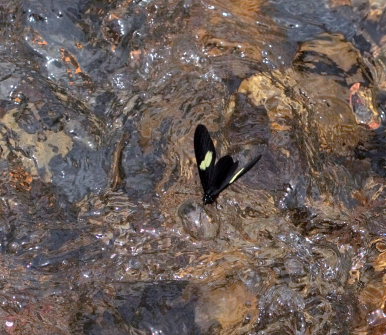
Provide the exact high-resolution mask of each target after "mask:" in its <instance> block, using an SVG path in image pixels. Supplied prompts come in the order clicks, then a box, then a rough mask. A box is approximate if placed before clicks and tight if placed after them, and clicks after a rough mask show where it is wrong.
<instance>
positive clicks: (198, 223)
mask: <svg viewBox="0 0 386 335" xmlns="http://www.w3.org/2000/svg"><path fill="white" fill-rule="evenodd" d="M207 207H208V206H207ZM208 212H212V211H211V210H210V209H209V210H208ZM208 212H207V209H206V208H204V207H203V206H202V205H201V204H198V203H197V202H195V201H190V200H188V201H186V202H185V203H183V204H182V205H181V206H180V207H179V209H178V216H179V217H180V219H181V221H182V226H183V227H184V230H185V232H187V233H188V234H189V235H190V236H192V237H193V238H195V239H197V240H212V239H214V238H215V237H216V236H217V234H218V231H219V226H220V225H219V221H218V220H217V219H216V217H215V216H212V215H209V214H208ZM210 214H212V213H210ZM214 215H215V214H214Z"/></svg>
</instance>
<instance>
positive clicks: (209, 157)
mask: <svg viewBox="0 0 386 335" xmlns="http://www.w3.org/2000/svg"><path fill="white" fill-rule="evenodd" d="M212 159H213V152H212V151H208V152H207V153H206V155H205V158H204V160H203V161H202V162H201V164H200V170H206V168H207V167H209V166H210V163H211V162H212Z"/></svg>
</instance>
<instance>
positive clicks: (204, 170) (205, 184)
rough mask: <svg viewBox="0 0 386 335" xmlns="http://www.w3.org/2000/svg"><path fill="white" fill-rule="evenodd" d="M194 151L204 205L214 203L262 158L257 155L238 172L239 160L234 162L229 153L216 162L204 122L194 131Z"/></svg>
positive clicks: (211, 142)
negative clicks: (202, 190)
mask: <svg viewBox="0 0 386 335" xmlns="http://www.w3.org/2000/svg"><path fill="white" fill-rule="evenodd" d="M194 152H195V154H196V161H197V167H198V173H199V175H200V179H201V184H202V188H203V189H204V197H203V199H202V200H203V202H204V205H206V204H211V203H213V202H214V201H215V200H216V198H217V197H218V195H219V194H220V193H221V192H222V191H223V190H224V189H225V188H227V187H228V186H229V185H230V184H232V183H234V182H235V181H236V180H237V179H239V178H240V177H241V176H242V175H243V174H244V173H246V172H248V170H249V169H251V168H252V167H253V166H254V165H255V164H256V163H257V162H258V161H259V159H260V158H261V155H259V156H257V157H256V158H255V159H253V160H252V161H251V162H249V163H248V164H247V165H246V166H245V167H243V168H242V169H240V170H239V171H237V172H236V170H237V167H238V165H239V162H238V161H236V162H234V161H233V159H232V157H231V156H229V155H226V156H224V157H221V158H220V159H219V160H218V162H217V163H216V164H215V162H216V149H215V148H214V145H213V141H212V139H211V138H210V135H209V132H208V129H206V127H205V126H204V125H202V124H199V125H198V126H197V128H196V131H195V133H194Z"/></svg>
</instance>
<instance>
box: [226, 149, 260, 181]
mask: <svg viewBox="0 0 386 335" xmlns="http://www.w3.org/2000/svg"><path fill="white" fill-rule="evenodd" d="M260 158H261V155H259V156H257V157H256V158H254V159H253V160H251V161H250V162H249V163H248V164H247V165H245V166H244V167H243V168H241V169H240V170H239V171H237V172H236V173H235V174H234V175H233V176H232V178H230V179H229V184H232V183H234V182H235V181H236V180H237V179H239V178H240V177H241V176H242V175H243V174H245V173H247V172H248V171H249V170H250V169H251V168H252V167H253V166H254V165H255V164H256V163H257V162H258V161H259V160H260Z"/></svg>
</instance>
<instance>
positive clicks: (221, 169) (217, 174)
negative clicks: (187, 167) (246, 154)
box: [210, 155, 261, 197]
mask: <svg viewBox="0 0 386 335" xmlns="http://www.w3.org/2000/svg"><path fill="white" fill-rule="evenodd" d="M260 158H261V155H259V156H257V157H256V158H254V159H253V160H252V161H250V162H249V163H248V164H247V165H245V166H244V167H243V168H241V169H240V170H239V171H237V172H236V170H237V167H238V165H239V162H238V161H236V162H233V159H232V157H231V156H224V157H221V158H220V159H219V161H218V162H217V164H216V166H215V171H214V177H213V180H214V181H213V189H211V190H210V193H211V195H212V196H214V197H216V196H217V195H218V194H220V192H222V191H223V190H224V189H226V188H227V187H228V186H229V185H230V184H232V183H234V182H235V181H236V180H237V179H239V178H240V177H241V176H242V175H243V174H245V173H247V172H248V171H249V170H250V169H251V168H252V167H253V166H254V165H255V164H256V163H257V162H258V161H259V160H260Z"/></svg>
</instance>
